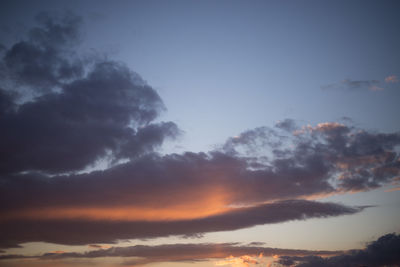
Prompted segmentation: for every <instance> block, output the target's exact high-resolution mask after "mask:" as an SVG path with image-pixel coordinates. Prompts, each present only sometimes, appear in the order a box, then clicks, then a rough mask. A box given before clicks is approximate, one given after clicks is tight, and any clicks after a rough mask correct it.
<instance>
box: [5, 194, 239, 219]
mask: <svg viewBox="0 0 400 267" xmlns="http://www.w3.org/2000/svg"><path fill="white" fill-rule="evenodd" d="M229 210H232V208H228V207H227V205H226V201H225V196H223V195H218V194H212V195H210V196H207V197H204V198H203V199H202V201H201V203H199V202H197V201H194V202H192V203H186V204H183V203H182V204H174V205H165V206H157V207H149V206H147V207H146V206H117V207H101V206H100V207H78V206H75V207H49V208H41V209H29V210H21V211H17V212H8V213H7V214H4V215H3V216H2V218H1V219H0V221H5V220H10V219H39V220H49V219H83V220H110V221H114V220H115V221H168V220H189V219H198V218H204V217H208V216H212V215H216V214H220V213H224V212H227V211H229Z"/></svg>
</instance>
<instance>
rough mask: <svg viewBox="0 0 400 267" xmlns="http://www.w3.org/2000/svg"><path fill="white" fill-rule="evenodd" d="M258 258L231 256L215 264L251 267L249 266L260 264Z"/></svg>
mask: <svg viewBox="0 0 400 267" xmlns="http://www.w3.org/2000/svg"><path fill="white" fill-rule="evenodd" d="M260 256H261V255H260ZM258 263H259V262H258V260H257V259H256V257H253V256H249V255H243V256H240V257H234V256H232V255H231V256H229V257H227V258H225V260H222V261H217V262H215V265H216V266H224V265H230V266H232V267H249V266H250V265H249V264H258Z"/></svg>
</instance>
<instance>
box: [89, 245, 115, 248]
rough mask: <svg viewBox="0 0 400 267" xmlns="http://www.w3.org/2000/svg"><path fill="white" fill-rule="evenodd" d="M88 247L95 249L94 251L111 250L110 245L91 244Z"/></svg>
mask: <svg viewBox="0 0 400 267" xmlns="http://www.w3.org/2000/svg"><path fill="white" fill-rule="evenodd" d="M88 247H89V248H93V249H109V248H111V246H109V245H99V244H89V245H88Z"/></svg>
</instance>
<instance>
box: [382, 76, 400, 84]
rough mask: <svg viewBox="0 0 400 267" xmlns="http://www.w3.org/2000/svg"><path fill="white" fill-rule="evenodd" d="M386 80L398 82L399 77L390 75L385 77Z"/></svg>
mask: <svg viewBox="0 0 400 267" xmlns="http://www.w3.org/2000/svg"><path fill="white" fill-rule="evenodd" d="M385 82H387V83H398V82H399V79H398V78H397V76H396V75H390V76H388V77H386V78H385Z"/></svg>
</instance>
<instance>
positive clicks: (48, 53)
mask: <svg viewBox="0 0 400 267" xmlns="http://www.w3.org/2000/svg"><path fill="white" fill-rule="evenodd" d="M36 20H37V22H38V26H37V27H33V28H32V29H31V30H30V31H29V35H28V38H26V40H22V41H20V42H18V43H15V44H14V45H13V46H12V47H10V49H8V50H7V51H6V52H5V55H4V58H3V60H4V62H3V64H4V66H5V67H6V68H5V69H4V71H6V72H7V74H8V76H7V77H8V78H10V79H12V80H13V81H15V82H16V83H17V84H18V85H24V86H29V88H30V89H33V90H36V91H40V92H43V91H51V90H52V88H53V87H54V86H61V85H62V84H63V83H65V82H66V81H69V80H71V79H74V78H78V77H81V76H82V75H83V71H84V66H83V63H82V61H81V60H79V59H78V58H76V57H74V52H73V51H74V50H73V46H74V45H76V44H77V43H78V42H79V40H80V25H81V23H82V19H81V18H80V17H78V16H76V15H74V14H71V13H68V12H66V13H65V14H64V15H63V16H61V17H58V16H54V15H50V14H49V13H40V14H39V15H38V16H37V17H36Z"/></svg>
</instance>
